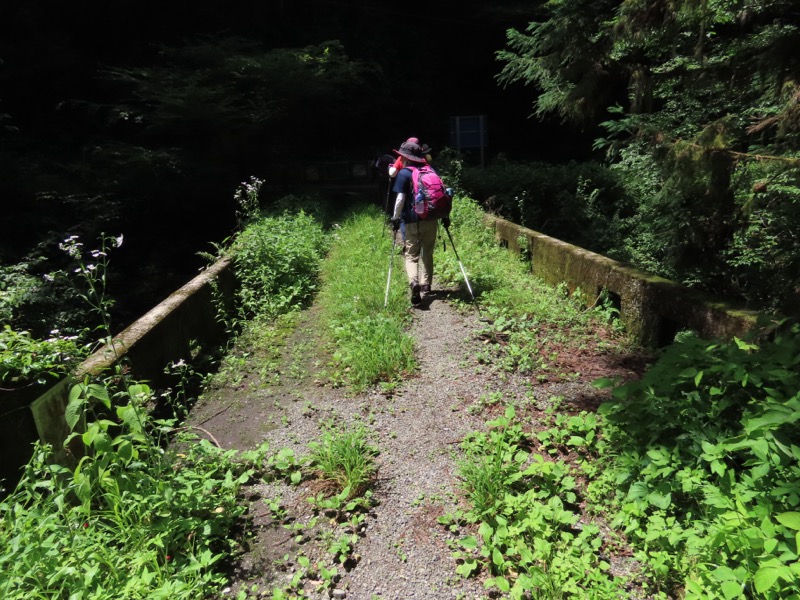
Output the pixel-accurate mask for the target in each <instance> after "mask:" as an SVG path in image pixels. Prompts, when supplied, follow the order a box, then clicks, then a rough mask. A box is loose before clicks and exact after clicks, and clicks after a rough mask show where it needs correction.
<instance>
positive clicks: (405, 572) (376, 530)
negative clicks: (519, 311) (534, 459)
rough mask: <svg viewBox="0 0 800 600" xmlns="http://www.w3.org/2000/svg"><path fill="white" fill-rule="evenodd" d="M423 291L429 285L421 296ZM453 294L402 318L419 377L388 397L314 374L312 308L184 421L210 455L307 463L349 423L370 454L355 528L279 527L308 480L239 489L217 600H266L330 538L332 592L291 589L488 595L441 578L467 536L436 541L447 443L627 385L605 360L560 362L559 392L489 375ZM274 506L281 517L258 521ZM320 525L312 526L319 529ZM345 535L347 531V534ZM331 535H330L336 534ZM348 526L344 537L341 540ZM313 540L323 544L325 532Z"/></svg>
mask: <svg viewBox="0 0 800 600" xmlns="http://www.w3.org/2000/svg"><path fill="white" fill-rule="evenodd" d="M434 287H435V286H434ZM455 293H456V290H442V289H439V290H436V291H434V293H433V294H432V295H431V296H430V297H429V299H428V300H427V301H426V302H425V303H424V305H423V307H422V308H421V309H414V310H413V319H412V325H411V329H410V331H411V334H412V335H413V337H414V338H415V340H416V344H417V347H418V360H419V369H418V372H417V373H416V374H414V375H413V376H411V377H409V378H407V379H406V380H405V381H404V382H403V383H402V385H401V386H400V387H399V388H398V389H396V390H394V392H393V393H392V394H391V395H386V394H383V393H380V392H379V391H377V390H371V391H367V392H364V393H358V394H354V393H352V392H351V391H348V390H347V389H346V388H343V387H334V386H333V385H331V384H330V383H329V382H328V381H327V380H326V377H325V373H324V369H325V368H326V366H327V363H328V360H329V357H327V356H326V355H325V347H324V344H323V343H322V342H321V340H320V339H319V331H320V326H319V325H318V323H317V315H316V311H315V309H314V308H313V307H312V308H311V309H309V310H307V311H305V312H304V313H303V314H302V315H301V317H300V322H299V324H298V325H297V327H296V329H295V330H294V332H293V334H292V335H291V336H290V338H289V339H288V340H287V342H286V344H285V346H284V347H283V353H282V357H281V358H280V359H279V360H278V361H276V362H275V363H274V367H269V368H264V365H265V364H267V363H268V361H267V359H266V358H265V357H263V356H260V355H259V354H258V352H254V353H251V354H250V355H248V356H247V357H246V358H243V361H244V363H243V364H244V366H243V371H242V373H243V375H244V377H243V378H242V379H241V380H236V381H235V382H234V383H232V384H226V385H223V386H215V387H212V388H211V389H209V390H207V391H206V393H205V394H204V395H203V397H202V398H201V399H200V400H199V401H198V403H197V405H196V406H195V407H194V409H193V412H192V415H191V418H190V423H193V424H194V425H196V426H199V427H202V428H203V429H205V430H206V431H207V432H208V433H209V434H211V435H212V436H213V437H214V438H215V440H217V441H218V442H219V444H220V445H221V446H222V447H224V448H235V449H243V450H246V449H253V448H255V447H256V446H257V445H258V444H260V443H261V442H263V441H268V442H269V444H270V448H271V451H277V450H278V449H281V448H291V449H293V450H294V452H295V453H296V455H297V456H302V455H305V454H307V453H308V444H309V443H311V442H314V441H317V440H318V439H319V437H320V434H321V432H322V430H323V428H324V426H325V425H326V424H331V423H335V424H336V425H337V427H339V428H348V427H353V426H357V425H359V424H363V425H364V426H366V428H367V429H368V431H370V432H371V433H372V434H373V435H372V437H371V442H372V443H374V445H375V446H376V447H377V449H378V450H379V454H378V455H377V458H376V460H377V464H378V477H377V482H376V485H375V487H374V499H375V500H376V502H375V504H374V506H373V507H372V508H371V509H370V510H369V512H368V514H367V515H366V519H365V520H364V521H363V522H362V523H360V524H357V525H350V526H348V524H347V523H342V524H338V523H334V522H333V521H331V522H329V523H322V524H317V526H316V527H315V528H313V530H311V529H308V530H302V528H300V529H299V531H301V532H302V533H301V534H299V538H300V541H299V543H298V539H299V538H298V537H296V535H295V533H297V532H296V531H292V530H291V529H289V528H287V527H291V526H292V525H295V526H296V525H297V524H302V523H308V522H309V521H310V520H311V519H312V515H313V511H312V506H311V505H310V504H309V502H308V501H307V498H308V497H309V496H313V495H315V493H316V491H317V490H315V489H314V483H313V481H310V482H306V481H304V482H302V483H301V484H300V485H298V486H289V485H284V484H282V483H275V482H272V483H268V484H267V483H262V484H258V485H254V486H252V487H251V488H250V493H251V496H250V498H249V502H250V508H249V520H248V523H247V531H246V532H245V534H246V535H245V538H246V542H245V543H244V544H243V546H242V548H241V554H240V556H238V557H237V559H236V563H235V564H234V565H233V570H234V581H235V582H236V583H235V584H234V585H232V586H231V588H230V589H229V590H228V591H227V592H228V595H227V597H235V595H236V592H237V591H239V590H245V589H246V590H248V591H249V590H257V591H254V592H249V593H253V595H252V596H248V597H259V595H261V596H262V597H270V598H271V597H272V591H271V590H272V589H273V587H280V586H285V585H287V584H289V582H290V581H291V580H292V577H293V575H294V573H296V572H297V570H298V569H299V568H300V567H299V566H298V564H297V559H296V557H297V555H298V552H300V553H302V554H303V555H304V556H306V557H308V558H309V559H310V564H311V565H314V564H316V562H318V561H322V562H326V563H327V564H328V565H329V566H333V565H334V562H333V560H332V559H333V555H332V554H331V553H330V552H329V551H328V547H329V545H330V543H331V541H332V540H335V539H338V538H339V537H341V536H342V535H345V536H346V535H349V534H354V533H355V534H357V535H358V538H357V542H356V543H355V544H354V547H353V548H352V554H351V557H350V559H348V560H347V561H346V562H345V563H344V564H343V565H337V566H338V569H337V570H338V575H337V576H336V577H334V578H333V580H332V581H325V580H324V579H323V578H322V577H320V578H319V580H315V579H314V578H313V577H311V578H309V579H306V580H305V581H304V583H303V590H304V593H306V594H308V596H309V597H311V598H328V597H334V598H348V599H354V600H372V599H378V598H380V599H409V598H418V599H439V598H441V599H451V598H452V599H455V598H463V599H467V598H468V599H478V598H488V597H489V593H488V592H487V591H486V590H484V588H483V585H482V580H481V578H477V579H476V578H472V579H468V580H465V579H463V578H462V577H460V576H458V575H457V574H456V572H455V568H456V566H457V565H456V561H455V559H454V558H453V557H452V550H451V548H450V547H449V546H448V543H449V542H452V541H455V540H456V539H458V538H460V537H462V536H463V535H465V534H466V533H468V532H467V531H463V530H462V531H456V532H451V531H448V530H447V529H446V528H445V527H444V526H442V525H441V524H439V523H438V521H437V519H438V518H439V517H440V516H442V515H443V514H446V513H450V512H452V511H454V510H455V509H456V508H457V507H458V506H459V505H460V504H461V503H462V502H463V497H462V494H463V490H462V488H461V485H460V482H459V479H458V477H457V462H458V452H459V444H460V442H461V441H462V439H463V438H464V436H465V435H466V434H468V433H469V432H471V431H474V430H481V429H483V428H484V424H485V422H486V421H487V420H489V419H491V418H493V417H495V416H497V414H498V413H499V412H502V410H503V409H504V407H505V406H506V405H508V404H509V403H513V404H515V405H516V406H517V407H518V409H517V410H518V413H519V411H520V408H521V409H522V410H523V411H524V412H525V413H526V418H528V419H530V420H531V421H532V422H534V423H535V421H536V416H537V414H541V413H542V411H544V410H545V409H546V407H547V406H548V403H549V401H550V399H551V398H552V397H554V396H559V397H562V398H564V403H565V404H568V405H569V404H570V403H572V404H573V405H574V406H575V409H576V410H579V409H585V408H586V407H591V406H595V405H596V404H597V402H598V401H599V398H598V392H597V390H595V389H593V388H592V387H591V385H590V384H591V381H593V380H594V379H595V378H597V377H600V376H610V375H622V376H630V375H631V374H632V372H631V370H630V369H629V368H628V367H627V366H625V365H624V364H620V361H619V357H617V358H614V357H613V356H611V355H608V356H602V355H592V354H591V353H581V354H582V355H581V356H579V355H575V354H572V355H570V356H564V357H563V358H564V360H565V362H567V363H568V364H569V369H570V370H571V372H574V373H580V374H581V375H580V376H577V377H572V378H570V380H569V381H568V382H563V381H562V382H553V381H550V382H548V381H540V380H539V379H534V378H531V377H530V376H528V377H524V376H520V375H517V374H510V373H506V372H502V371H500V370H499V369H497V368H496V367H495V366H494V365H492V364H490V363H489V364H485V360H484V359H480V358H479V357H480V356H485V353H483V352H482V350H484V349H485V345H486V344H487V343H490V342H488V341H487V340H486V339H483V338H482V337H481V336H480V335H479V331H480V330H481V328H482V327H484V324H483V323H481V322H480V321H479V318H478V314H477V312H476V311H475V310H474V309H470V310H464V309H463V308H461V309H459V308H457V307H456V305H454V304H453V303H451V302H449V300H448V298H449V297H450V296H451V295H452V294H455ZM270 499H272V500H275V499H278V501H279V503H280V506H281V511H279V512H278V513H277V516H276V511H274V510H270V509H269V508H268V505H267V501H268V500H270ZM323 520H325V519H323ZM348 527H349V528H348ZM337 528H338V529H337ZM354 529H355V531H354ZM325 531H327V533H325Z"/></svg>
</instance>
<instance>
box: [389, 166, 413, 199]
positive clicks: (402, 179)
mask: <svg viewBox="0 0 800 600" xmlns="http://www.w3.org/2000/svg"><path fill="white" fill-rule="evenodd" d="M392 191H393V192H396V193H398V194H399V193H400V192H403V193H405V194H410V193H411V171H410V170H408V169H400V171H398V172H397V177H395V178H394V187H393V188H392Z"/></svg>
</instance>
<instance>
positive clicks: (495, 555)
mask: <svg viewBox="0 0 800 600" xmlns="http://www.w3.org/2000/svg"><path fill="white" fill-rule="evenodd" d="M505 560H506V557H505V556H503V553H502V552H500V550H498V549H497V548H492V562H493V563H494V564H495V565H497V566H498V567H501V566H503V563H504V562H505Z"/></svg>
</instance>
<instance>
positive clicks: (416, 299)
mask: <svg viewBox="0 0 800 600" xmlns="http://www.w3.org/2000/svg"><path fill="white" fill-rule="evenodd" d="M419 292H420V287H419V284H418V283H416V282H415V283H412V284H411V304H413V305H414V306H416V305H417V304H419V303H420V302H422V296H420V294H419Z"/></svg>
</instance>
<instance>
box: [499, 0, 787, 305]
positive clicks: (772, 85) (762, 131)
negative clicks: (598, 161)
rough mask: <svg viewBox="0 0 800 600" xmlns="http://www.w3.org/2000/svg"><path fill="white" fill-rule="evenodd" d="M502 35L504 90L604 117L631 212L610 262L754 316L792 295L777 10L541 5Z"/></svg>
mask: <svg viewBox="0 0 800 600" xmlns="http://www.w3.org/2000/svg"><path fill="white" fill-rule="evenodd" d="M545 8H546V14H545V15H543V16H542V18H541V20H540V21H536V22H533V23H530V25H529V26H528V28H527V30H526V31H524V32H523V31H519V30H516V29H512V30H510V31H509V32H508V47H507V49H505V50H502V51H500V52H499V53H498V58H499V59H500V60H501V61H503V62H504V67H503V70H502V72H501V74H500V75H499V79H500V81H501V82H502V83H506V84H508V83H512V82H515V81H521V82H524V83H532V84H535V85H536V86H537V88H538V89H540V90H541V93H540V94H539V95H538V96H537V98H536V100H535V102H534V110H535V112H536V114H538V115H540V116H544V115H551V114H555V115H559V116H560V117H561V118H563V119H564V120H567V121H572V122H581V123H585V124H597V123H600V122H602V125H603V127H604V128H605V130H606V134H605V136H604V137H602V138H599V139H597V141H596V147H597V148H604V149H606V151H607V153H608V156H609V159H610V160H611V162H612V169H613V170H614V171H615V172H616V173H617V174H618V175H619V181H620V183H621V185H623V186H624V188H625V189H626V191H627V194H628V196H629V200H628V202H630V203H631V204H632V206H633V208H634V210H633V214H631V215H629V216H627V217H625V218H624V220H623V222H622V223H621V229H620V234H619V236H618V237H617V240H616V243H612V244H609V245H608V246H607V248H605V249H606V250H610V251H611V252H612V253H613V254H615V255H616V256H618V257H620V258H623V259H626V260H630V261H632V262H634V263H635V264H637V265H640V266H643V267H645V268H648V269H650V270H652V271H656V272H658V273H660V274H663V275H666V276H668V277H671V278H674V279H678V280H681V281H684V282H687V283H690V284H700V285H702V286H703V287H705V288H707V289H710V290H713V291H716V292H719V293H722V294H725V295H729V296H739V297H742V298H744V299H746V300H748V301H750V302H751V303H752V304H753V305H755V306H767V307H778V306H783V307H789V305H791V304H792V303H796V300H797V281H798V279H799V278H800V253H798V248H800V246H799V245H798V244H797V239H796V231H797V230H798V223H799V222H798V219H800V209H798V206H800V202H799V201H800V155H799V154H798V152H799V151H800V95H799V94H798V89H800V88H798V85H800V84H799V83H798V82H799V81H800V62H799V61H798V55H797V52H796V51H795V49H796V48H797V47H798V45H800V24H799V23H798V16H799V15H798V13H797V7H796V5H795V4H794V3H792V2H787V1H778V2H774V1H757V2H743V1H741V0H720V1H708V2H694V1H692V0H681V1H678V2H666V1H658V2H639V1H638V0H623V1H618V0H612V1H603V2H589V1H586V0H559V1H555V2H548V3H547V4H546V6H545Z"/></svg>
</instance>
